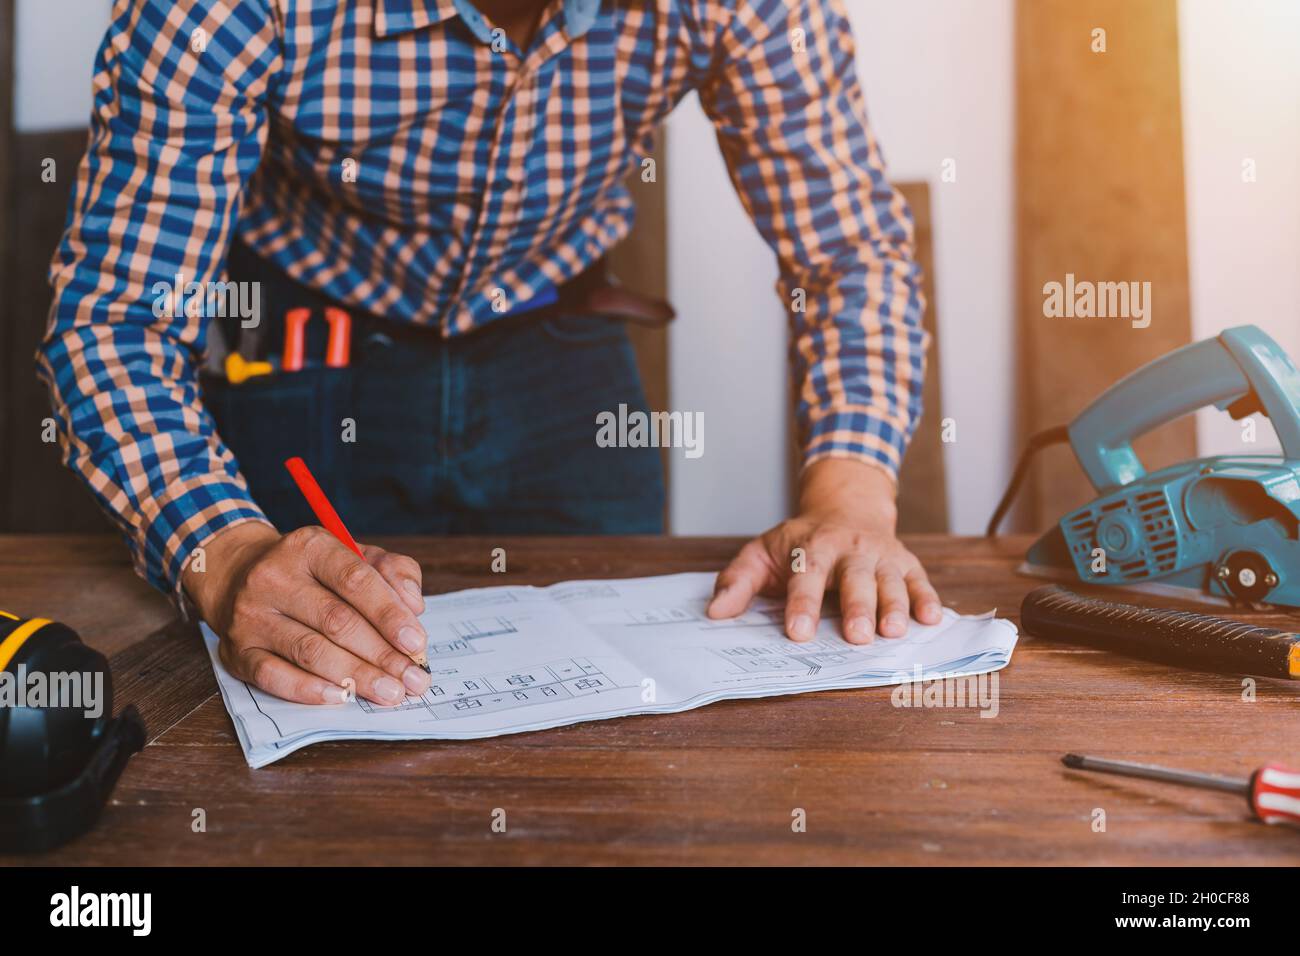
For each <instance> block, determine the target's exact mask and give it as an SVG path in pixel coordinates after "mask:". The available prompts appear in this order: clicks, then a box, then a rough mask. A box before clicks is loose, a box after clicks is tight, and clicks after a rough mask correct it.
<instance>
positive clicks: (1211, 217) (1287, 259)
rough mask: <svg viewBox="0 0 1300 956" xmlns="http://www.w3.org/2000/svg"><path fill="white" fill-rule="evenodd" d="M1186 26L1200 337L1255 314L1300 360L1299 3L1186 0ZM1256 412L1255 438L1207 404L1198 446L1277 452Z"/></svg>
mask: <svg viewBox="0 0 1300 956" xmlns="http://www.w3.org/2000/svg"><path fill="white" fill-rule="evenodd" d="M1179 30H1180V34H1181V53H1182V85H1183V141H1184V150H1185V155H1184V160H1183V162H1184V168H1185V170H1186V177H1187V227H1188V247H1189V248H1188V255H1189V263H1188V264H1189V266H1190V268H1191V298H1192V329H1193V337H1194V338H1198V339H1200V338H1205V337H1208V336H1211V335H1215V334H1217V333H1218V332H1220V331H1222V330H1223V329H1225V328H1227V327H1228V326H1232V325H1242V324H1247V323H1251V324H1255V325H1258V326H1260V327H1261V328H1263V329H1264V330H1265V331H1266V332H1268V333H1269V334H1270V335H1272V336H1273V338H1275V339H1276V340H1277V341H1278V343H1279V344H1280V345H1281V346H1282V348H1284V349H1286V351H1287V352H1288V353H1289V354H1290V355H1291V357H1292V358H1293V359H1296V360H1300V3H1296V2H1295V0H1234V2H1232V3H1224V2H1222V0H1182V2H1181V3H1180V5H1179ZM1246 159H1253V160H1254V161H1255V165H1256V171H1257V181H1255V182H1243V181H1242V162H1243V160H1246ZM1258 420H1259V423H1260V424H1259V435H1258V443H1257V445H1256V446H1251V445H1245V444H1243V442H1242V428H1241V425H1240V424H1238V423H1237V422H1234V421H1233V420H1232V419H1231V418H1229V417H1228V416H1227V415H1226V414H1223V413H1221V412H1215V411H1213V410H1205V411H1202V412H1201V413H1200V415H1199V417H1198V420H1197V437H1198V440H1199V443H1200V453H1201V454H1232V453H1237V454H1242V453H1254V452H1266V451H1273V450H1276V448H1277V439H1276V436H1275V435H1273V433H1272V429H1271V427H1269V426H1268V425H1267V419H1264V418H1262V417H1260V418H1259V419H1258Z"/></svg>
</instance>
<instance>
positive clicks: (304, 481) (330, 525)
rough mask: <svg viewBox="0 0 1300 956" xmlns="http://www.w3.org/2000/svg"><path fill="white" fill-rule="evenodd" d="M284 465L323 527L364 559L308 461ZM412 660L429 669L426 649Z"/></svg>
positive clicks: (298, 459) (291, 462) (291, 459)
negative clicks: (318, 482) (317, 481)
mask: <svg viewBox="0 0 1300 956" xmlns="http://www.w3.org/2000/svg"><path fill="white" fill-rule="evenodd" d="M284 467H285V468H287V469H289V474H291V475H293V480H294V482H295V483H296V484H297V485H298V490H299V491H301V492H302V496H303V497H304V498H306V499H307V504H309V505H310V506H311V510H312V511H313V512H314V513H315V515H316V519H317V520H318V521H319V522H320V523H321V527H323V528H324V529H325V530H326V531H328V532H329V533H330V534H332V535H334V537H336V538H338V539H339V540H340V541H342V542H343V543H344V544H346V545H347V546H348V547H349V548H351V549H352V550H353V551H355V552H356V554H357V557H358V558H360V559H361V560H362V561H364V560H365V559H366V556H365V555H364V554H362V553H361V549H360V548H359V547H357V542H356V540H355V539H354V538H353V537H352V535H351V534H350V533H349V532H348V528H347V525H345V524H344V523H343V519H342V518H340V517H339V513H338V512H337V511H335V510H334V506H333V505H332V504H330V500H329V499H328V498H326V497H325V492H324V491H323V490H322V489H321V486H320V485H318V484H317V483H316V477H315V476H314V475H313V474H312V473H311V470H310V469H309V468H308V467H307V463H306V462H305V461H303V460H302V459H301V458H298V457H293V458H288V459H285V462H284ZM411 660H413V661H415V663H416V664H418V665H419V666H420V667H423V668H424V669H425V670H426V671H427V670H428V669H429V657H428V655H427V654H425V653H424V651H420V652H419V653H418V654H412V655H411Z"/></svg>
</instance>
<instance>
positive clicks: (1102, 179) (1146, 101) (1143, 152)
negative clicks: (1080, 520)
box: [1016, 0, 1195, 528]
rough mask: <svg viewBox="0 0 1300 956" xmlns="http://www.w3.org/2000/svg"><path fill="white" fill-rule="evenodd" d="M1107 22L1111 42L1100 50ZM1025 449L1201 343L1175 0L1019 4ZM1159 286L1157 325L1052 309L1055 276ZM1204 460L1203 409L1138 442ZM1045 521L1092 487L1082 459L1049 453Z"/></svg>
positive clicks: (1036, 488) (1042, 468)
mask: <svg viewBox="0 0 1300 956" xmlns="http://www.w3.org/2000/svg"><path fill="white" fill-rule="evenodd" d="M1096 30H1104V31H1105V33H1104V42H1105V51H1104V52H1094V49H1093V47H1094V43H1095V42H1097V40H1099V39H1101V35H1100V34H1096V35H1095V34H1094V31H1096ZM1016 31H1017V35H1016V56H1017V81H1016V94H1017V172H1018V176H1017V187H1018V189H1017V192H1018V195H1017V205H1018V238H1017V245H1018V261H1019V272H1020V275H1019V289H1018V292H1019V296H1018V298H1019V307H1018V312H1019V315H1018V328H1019V332H1020V341H1021V344H1022V352H1021V355H1020V367H1021V369H1022V378H1021V382H1020V386H1021V387H1020V421H1019V427H1020V439H1021V440H1020V442H1019V444H1020V445H1023V443H1024V439H1025V438H1026V437H1027V436H1028V435H1030V434H1032V433H1034V432H1036V431H1039V430H1041V429H1043V428H1047V427H1049V426H1052V425H1056V424H1061V423H1065V422H1068V421H1069V420H1070V419H1071V418H1073V417H1074V416H1075V415H1076V414H1077V413H1078V412H1079V411H1080V410H1081V409H1082V408H1083V407H1084V406H1085V405H1086V404H1087V403H1088V402H1089V401H1091V400H1092V399H1093V398H1094V397H1095V396H1096V395H1098V394H1100V393H1101V392H1102V391H1103V390H1104V389H1105V388H1107V387H1108V386H1109V385H1111V384H1113V383H1114V382H1115V381H1117V380H1118V379H1119V378H1121V377H1122V376H1123V375H1125V374H1127V373H1128V372H1130V371H1132V370H1133V369H1135V368H1137V367H1138V366H1140V365H1142V364H1144V363H1145V362H1147V361H1150V360H1151V359H1154V358H1156V357H1158V356H1160V355H1162V354H1164V353H1165V352H1168V351H1169V350H1171V349H1173V348H1176V347H1178V346H1180V345H1184V344H1186V343H1187V342H1188V341H1190V328H1191V325H1190V319H1189V314H1188V284H1187V235H1186V217H1185V211H1184V198H1183V164H1182V150H1183V145H1182V123H1181V113H1180V102H1179V96H1180V93H1179V73H1178V29H1177V7H1176V2H1175V0H1089V2H1087V3H1079V2H1077V0H1020V2H1019V4H1018V16H1017V22H1016ZM1067 275H1073V276H1074V277H1075V279H1076V281H1087V282H1093V283H1101V282H1131V281H1135V282H1139V283H1142V282H1149V283H1150V290H1151V296H1150V299H1151V301H1150V303H1149V308H1150V324H1149V325H1148V326H1147V327H1146V328H1134V327H1133V324H1132V320H1130V319H1127V318H1100V317H1094V318H1052V317H1048V316H1046V315H1044V291H1043V290H1044V285H1045V284H1046V283H1048V282H1060V283H1065V281H1066V277H1067ZM1138 447H1139V451H1140V452H1141V453H1142V455H1143V458H1144V461H1145V462H1146V463H1147V464H1148V466H1149V467H1150V466H1151V465H1152V464H1153V463H1154V464H1156V465H1163V464H1169V463H1171V462H1174V461H1179V460H1182V459H1185V458H1188V457H1191V456H1192V455H1193V454H1195V432H1194V426H1193V422H1192V420H1191V419H1187V420H1185V421H1182V422H1178V423H1176V424H1173V425H1170V426H1167V427H1165V428H1162V429H1159V430H1157V431H1156V432H1154V433H1152V435H1151V436H1149V438H1147V439H1144V440H1143V441H1141V442H1139V445H1138ZM1041 459H1042V460H1041V461H1040V462H1039V463H1038V465H1037V471H1036V474H1035V475H1034V480H1031V481H1030V483H1029V485H1028V487H1027V488H1026V497H1025V501H1024V509H1023V513H1024V514H1025V515H1026V516H1027V518H1028V519H1029V523H1030V525H1031V526H1032V527H1034V528H1043V527H1046V526H1047V525H1049V524H1051V523H1054V522H1055V521H1056V520H1057V519H1058V518H1059V517H1060V516H1061V514H1062V513H1064V512H1065V511H1066V510H1068V509H1069V508H1072V507H1075V506H1077V505H1080V504H1082V503H1084V502H1086V501H1087V500H1089V499H1090V498H1091V497H1092V496H1093V491H1092V489H1091V486H1090V485H1089V484H1088V482H1087V480H1086V479H1085V478H1084V477H1083V475H1082V473H1081V472H1080V470H1079V468H1078V464H1077V462H1075V460H1074V457H1073V455H1071V454H1070V453H1069V452H1068V451H1065V450H1063V449H1056V450H1052V451H1047V452H1045V453H1044V454H1043V455H1042V456H1041Z"/></svg>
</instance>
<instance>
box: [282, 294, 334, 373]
mask: <svg viewBox="0 0 1300 956" xmlns="http://www.w3.org/2000/svg"><path fill="white" fill-rule="evenodd" d="M310 321H311V309H306V308H298V309H290V310H289V311H288V312H286V313H285V314H284V352H283V354H282V355H281V358H280V370H281V371H282V372H298V371H301V370H302V368H303V366H304V364H305V363H306V360H307V323H308V322H310ZM325 323H326V324H327V325H328V326H329V340H328V342H327V343H326V345H325V367H326V368H347V365H348V362H349V361H351V358H352V316H350V315H349V314H348V313H347V312H346V311H344V310H343V309H340V308H337V307H335V306H329V307H327V308H326V309H325Z"/></svg>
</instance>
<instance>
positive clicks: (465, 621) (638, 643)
mask: <svg viewBox="0 0 1300 956" xmlns="http://www.w3.org/2000/svg"><path fill="white" fill-rule="evenodd" d="M714 577H715V576H714V575H713V574H712V573H698V574H673V575H666V576H663V577H652V578H632V579H627V580H608V581H570V582H566V583H564V584H555V585H552V586H550V587H546V588H536V587H493V588H477V589H474V590H469V591H458V592H456V593H453V594H444V595H439V596H436V597H429V598H426V610H425V613H424V614H423V615H421V617H420V621H421V623H422V624H423V625H424V628H425V630H426V631H427V632H428V634H429V643H428V647H427V650H428V655H429V668H430V670H431V671H432V673H433V685H432V686H431V687H430V688H429V690H428V692H426V693H425V694H423V695H422V696H421V697H418V698H416V697H407V698H406V700H405V701H404V702H403V703H401V704H399V705H396V706H393V707H383V706H380V705H378V704H374V703H371V702H370V701H367V700H364V699H360V698H358V699H356V700H353V701H350V702H348V703H346V704H337V705H310V704H295V703H290V702H288V701H284V700H280V699H278V698H276V697H272V696H270V695H269V694H264V693H263V692H262V691H260V690H258V689H256V688H254V687H252V686H250V685H248V684H246V683H244V682H243V681H241V680H238V679H236V678H234V677H232V676H231V675H230V674H229V673H227V672H226V669H225V668H224V667H223V666H222V664H221V661H220V659H219V658H218V656H217V637H216V635H215V634H214V633H213V632H212V631H211V630H210V629H209V628H208V627H207V626H206V625H205V626H204V627H203V637H204V640H205V642H206V643H207V647H208V653H209V655H210V656H211V658H212V667H213V669H214V670H215V671H216V674H217V683H218V685H219V686H220V688H221V696H222V698H223V699H224V700H225V704H226V709H227V710H228V711H229V712H230V717H231V719H232V720H233V721H234V724H235V730H236V733H237V734H238V736H239V742H240V744H241V745H242V746H243V748H244V756H245V757H246V758H247V759H248V763H249V766H251V767H264V766H266V765H267V764H269V763H272V762H274V761H276V760H279V759H280V758H281V757H284V756H287V755H288V754H290V753H292V752H293V751H295V750H298V749H299V748H301V747H306V746H307V745H309V744H313V743H318V742H320V741H325V740H371V739H374V740H417V739H430V740H433V739H454V740H465V739H472V738H477V737H494V736H497V735H500V734H515V733H522V732H524V731H529V730H541V729H544V728H548V727H559V726H563V725H565V724H573V723H578V722H580V721H586V720H603V719H606V718H609V717H624V716H627V715H630V714H667V713H676V712H679V711H683V710H690V709H692V708H695V707H702V706H704V705H705V704H710V703H713V702H714V701H719V700H725V699H730V698H748V697H771V696H776V695H781V694H799V693H806V692H808V691H817V690H831V689H839V688H856V687H878V686H883V685H887V684H899V683H905V682H907V681H910V680H914V679H916V675H917V673H920V674H922V675H923V679H925V680H931V679H935V678H948V677H965V676H969V675H973V674H984V673H988V672H990V671H995V670H999V669H1001V668H1003V667H1005V666H1006V665H1007V663H1008V662H1009V661H1010V659H1011V652H1012V650H1013V649H1014V647H1015V645H1016V637H1017V633H1016V628H1015V625H1013V624H1012V623H1011V622H1010V621H1005V620H1002V619H999V618H994V617H992V616H991V615H984V616H981V617H963V616H962V615H959V614H957V613H956V612H954V611H951V610H947V609H945V611H944V617H943V620H942V622H940V623H939V624H935V625H928V626H927V625H922V624H918V623H917V622H916V621H912V622H911V625H910V628H909V630H908V632H907V634H906V636H904V637H902V638H898V639H894V640H890V639H885V638H879V637H877V638H876V640H875V642H874V643H872V644H867V645H853V644H849V643H847V642H845V641H844V640H843V639H842V638H841V637H840V635H839V621H838V619H837V618H835V617H833V616H828V617H824V618H823V619H822V621H821V623H820V624H819V625H818V631H817V635H816V637H815V638H814V639H813V640H812V641H808V642H804V643H795V642H794V641H791V640H789V639H788V638H786V637H785V635H784V632H783V629H782V622H783V618H784V610H783V604H782V602H780V601H777V600H771V599H766V598H758V599H756V600H755V602H754V604H753V606H751V608H750V609H749V610H748V611H747V612H745V613H744V614H743V615H741V616H740V617H738V618H734V619H731V620H724V621H711V620H709V619H708V618H707V617H706V616H705V613H704V612H705V607H706V606H707V604H708V601H709V598H710V596H711V595H712V591H713V582H714ZM828 607H829V606H828ZM829 613H830V612H829V611H828V614H829ZM918 669H919V671H918Z"/></svg>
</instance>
